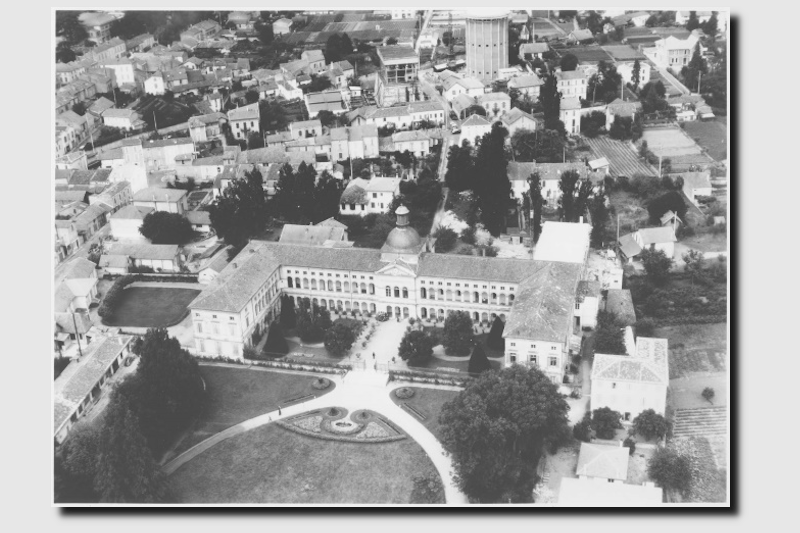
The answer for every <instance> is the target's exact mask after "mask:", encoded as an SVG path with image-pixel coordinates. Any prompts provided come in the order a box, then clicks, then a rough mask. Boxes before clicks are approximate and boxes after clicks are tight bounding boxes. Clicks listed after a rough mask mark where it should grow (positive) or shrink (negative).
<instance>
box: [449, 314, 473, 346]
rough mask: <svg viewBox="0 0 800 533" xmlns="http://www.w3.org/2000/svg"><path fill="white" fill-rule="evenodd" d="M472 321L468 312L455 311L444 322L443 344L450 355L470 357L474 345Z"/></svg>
mask: <svg viewBox="0 0 800 533" xmlns="http://www.w3.org/2000/svg"><path fill="white" fill-rule="evenodd" d="M473 342H474V341H473V332H472V319H471V318H470V316H469V313H468V312H466V311H454V312H452V313H450V314H448V315H447V318H445V320H444V334H443V337H442V344H443V345H444V350H445V353H447V354H448V355H468V354H469V353H470V351H471V350H472V345H473Z"/></svg>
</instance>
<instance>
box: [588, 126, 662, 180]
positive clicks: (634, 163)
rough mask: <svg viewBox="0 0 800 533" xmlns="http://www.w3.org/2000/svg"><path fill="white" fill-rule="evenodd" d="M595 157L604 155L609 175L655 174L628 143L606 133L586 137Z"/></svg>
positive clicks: (629, 176)
mask: <svg viewBox="0 0 800 533" xmlns="http://www.w3.org/2000/svg"><path fill="white" fill-rule="evenodd" d="M586 142H587V144H588V145H589V147H590V148H591V149H592V153H593V154H594V156H595V157H596V158H601V157H605V158H606V159H608V162H609V164H610V175H611V176H614V177H616V176H626V177H628V178H631V177H633V176H635V175H636V174H642V175H645V176H655V175H656V174H657V173H656V171H655V169H653V167H651V166H650V165H648V164H647V163H646V162H645V161H643V160H641V159H639V155H638V154H637V153H636V152H635V151H634V150H633V148H631V146H630V144H628V143H627V142H623V141H616V140H614V139H611V138H610V137H608V136H606V135H601V136H600V137H596V138H594V139H586Z"/></svg>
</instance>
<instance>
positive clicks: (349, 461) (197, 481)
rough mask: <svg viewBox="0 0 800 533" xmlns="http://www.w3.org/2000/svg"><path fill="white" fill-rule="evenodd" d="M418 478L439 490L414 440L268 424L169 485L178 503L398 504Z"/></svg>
mask: <svg viewBox="0 0 800 533" xmlns="http://www.w3.org/2000/svg"><path fill="white" fill-rule="evenodd" d="M415 476H424V477H428V476H432V477H434V478H435V479H437V480H439V482H440V483H441V478H440V477H439V475H438V473H436V469H435V468H434V466H433V463H432V462H431V460H430V459H429V458H428V456H427V455H426V454H425V452H424V451H423V449H422V448H421V447H420V446H419V445H418V444H417V443H416V442H414V441H413V440H412V439H409V438H405V439H403V440H399V441H395V442H386V443H368V444H367V443H363V444H362V443H354V442H341V441H336V440H321V439H318V438H313V437H306V436H303V435H299V434H297V433H295V432H292V431H289V430H287V429H284V428H282V427H280V426H278V425H276V424H267V425H265V426H262V427H259V428H256V429H252V430H250V431H247V432H245V433H242V434H240V435H237V436H235V437H233V438H231V439H228V440H226V441H223V442H221V443H219V444H218V445H216V446H214V447H212V448H210V449H209V450H207V451H206V452H204V453H202V454H201V455H199V456H197V457H195V458H194V459H192V460H191V461H189V462H188V463H186V464H185V465H183V466H182V467H180V468H179V469H178V470H177V471H176V472H175V473H174V474H173V475H172V476H171V477H170V478H169V479H170V482H171V485H172V488H173V491H174V494H175V496H176V498H177V499H178V501H180V502H181V503H294V504H299V503H347V504H356V503H361V504H363V503H395V504H397V503H400V504H403V503H409V502H410V501H411V495H412V491H413V489H414V482H413V479H414V477H415ZM438 503H444V497H441V501H439V502H438Z"/></svg>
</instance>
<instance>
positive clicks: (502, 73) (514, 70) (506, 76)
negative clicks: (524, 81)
mask: <svg viewBox="0 0 800 533" xmlns="http://www.w3.org/2000/svg"><path fill="white" fill-rule="evenodd" d="M523 72H525V71H524V70H522V67H520V66H519V65H513V66H510V67H503V68H499V69H497V79H498V80H510V79H511V78H516V77H517V76H522V74H523Z"/></svg>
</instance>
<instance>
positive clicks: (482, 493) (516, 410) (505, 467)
mask: <svg viewBox="0 0 800 533" xmlns="http://www.w3.org/2000/svg"><path fill="white" fill-rule="evenodd" d="M568 410H569V406H568V405H567V402H566V400H564V398H563V397H562V396H561V395H560V394H559V393H558V388H557V386H556V385H555V384H553V383H552V382H551V381H550V379H548V377H547V376H546V375H545V374H544V373H542V372H541V370H539V369H538V368H527V367H524V366H520V365H514V366H512V367H508V368H504V369H502V370H499V371H496V372H484V373H483V374H481V375H480V376H479V377H478V378H477V379H476V380H474V381H472V382H471V383H469V384H468V385H467V387H466V389H465V390H464V391H463V392H462V393H460V394H459V395H458V396H457V397H456V398H455V399H454V400H452V401H450V402H448V403H446V404H445V405H444V406H443V407H442V411H441V414H440V415H439V423H440V425H441V439H440V440H441V441H442V445H443V446H444V448H445V450H447V452H449V453H450V454H451V457H452V459H453V465H454V468H455V474H456V480H457V482H458V484H459V486H460V488H461V489H462V490H463V491H464V493H465V494H466V495H467V496H468V497H469V498H470V500H471V501H476V502H480V503H501V502H502V503H507V502H509V501H512V502H530V501H531V492H532V489H533V483H534V478H535V471H536V465H537V462H538V458H539V456H540V454H541V452H542V447H543V445H545V444H551V445H558V444H560V442H561V441H562V439H563V438H564V435H565V434H566V435H568V434H569V427H568V418H567V411H568Z"/></svg>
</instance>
